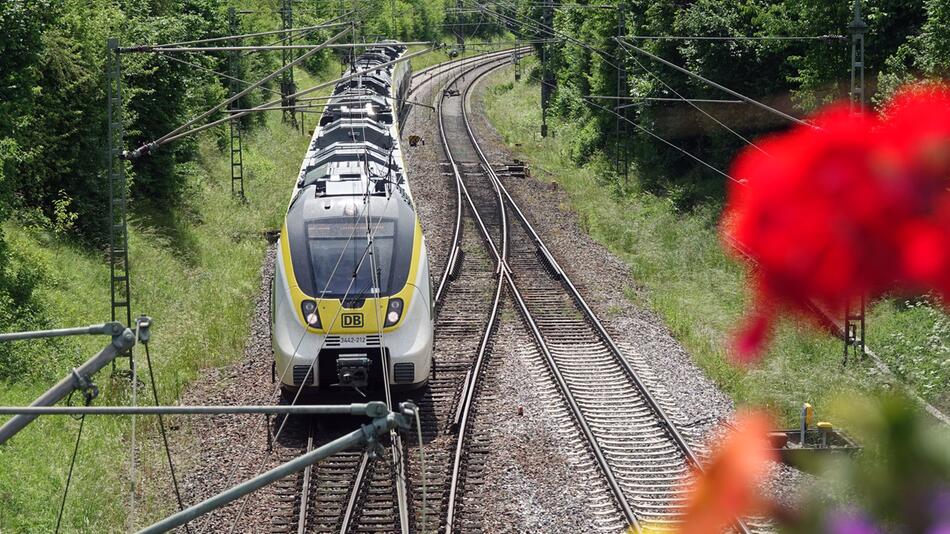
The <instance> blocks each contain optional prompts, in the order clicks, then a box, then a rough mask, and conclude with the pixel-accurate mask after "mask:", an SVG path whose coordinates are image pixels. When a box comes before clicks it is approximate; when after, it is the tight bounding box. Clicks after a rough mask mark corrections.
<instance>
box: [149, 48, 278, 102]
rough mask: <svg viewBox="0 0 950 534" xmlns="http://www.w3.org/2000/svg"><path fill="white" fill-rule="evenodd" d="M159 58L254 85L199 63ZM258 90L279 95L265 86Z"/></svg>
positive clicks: (164, 55)
mask: <svg viewBox="0 0 950 534" xmlns="http://www.w3.org/2000/svg"><path fill="white" fill-rule="evenodd" d="M161 57H163V58H166V59H170V60H172V61H177V62H178V63H181V64H184V65H187V66H189V67H192V68H195V69H200V70H203V71H205V72H207V73H209V74H214V75H216V76H220V77H222V78H225V79H227V80H232V81H235V82H238V83H243V84H244V85H253V84H254V82H249V81H247V80H242V79H240V78H235V77H234V76H229V75H227V74H224V73H223V72H218V71H216V70H214V69H212V68H209V67H205V66H204V65H201V64H199V63H193V62H191V61H186V60H184V59H181V58H178V57H175V56H172V55H170V54H161ZM258 88H259V89H263V90H264V91H267V92H269V93H273V94H275V95H279V94H281V93H280V91H276V90H274V89H271V88H269V87H267V86H265V85H261V86H258ZM274 109H279V108H274Z"/></svg>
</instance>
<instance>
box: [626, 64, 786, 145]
mask: <svg viewBox="0 0 950 534" xmlns="http://www.w3.org/2000/svg"><path fill="white" fill-rule="evenodd" d="M632 59H633V61H634V62H635V63H636V64H637V66H639V67H640V68H641V69H643V71H644V72H646V73H647V74H649V75H650V76H651V77H652V78H653V79H654V80H656V81H658V82H660V83H661V84H663V86H664V87H666V88H667V90H669V91H670V92H672V93H673V94H674V95H676V96H677V97H678V98H679V99H680V100H682V101H683V102H686V103H687V104H689V105H690V106H691V107H692V108H693V109H695V110H697V111H699V112H700V113H702V114H703V115H705V116H706V117H708V118H709V119H710V120H712V121H713V122H715V123H716V124H718V125H719V126H722V127H723V128H725V129H726V131H728V132H729V133H731V134H732V135H734V136H736V137H738V138H739V139H740V140H742V141H743V142H744V143H745V144H747V145H749V146H751V147H753V148H755V149H756V150H758V151H759V152H761V153H763V154H765V155H769V154H768V152H766V151H765V150H763V149H762V147H760V146H759V145H757V144H756V143H754V142H752V141H751V140H750V139H748V138H747V137H745V136H744V135H742V134H740V133H739V132H737V131H735V130H733V129H732V128H730V127H729V125H727V124H726V123H724V122H722V121H721V120H719V119H718V118H716V117H713V116H712V114H711V113H709V112H708V111H706V110H705V109H703V108H701V107H699V106H697V105H696V103H695V102H692V101H690V100H687V99H686V98H685V97H683V95H681V94H680V93H679V91H677V90H676V89H674V88H673V86H671V85H670V84H668V83H666V81H665V80H663V79H662V78H660V77H659V76H657V74H656V73H655V72H653V71H652V70H650V69H648V68H646V66H644V65H643V63H641V62H640V60H639V59H637V58H636V57H633V58H632Z"/></svg>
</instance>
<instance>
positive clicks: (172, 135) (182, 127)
mask: <svg viewBox="0 0 950 534" xmlns="http://www.w3.org/2000/svg"><path fill="white" fill-rule="evenodd" d="M350 31H351V30H350V29H346V30H343V31H341V32H339V33H337V34H336V35H334V36H333V37H330V38H329V39H327V40H326V41H324V42H323V44H322V45H319V46H317V47H315V48H313V49H311V50H310V51H308V52H307V53H306V54H302V55H301V56H300V57H298V58H297V59H295V60H294V61H291V62H290V63H288V64H286V65H284V66H282V67H280V68H278V69H277V70H275V71H274V72H272V73H270V74H268V75H267V76H264V77H263V78H261V79H260V80H258V81H257V82H254V83H253V84H251V85H249V86H248V87H245V88H244V89H243V90H241V91H239V92H237V93H236V94H234V95H233V96H231V97H228V98H226V99H225V100H224V101H223V102H221V103H220V104H217V105H215V106H213V107H211V109H208V110H207V111H205V112H203V113H201V114H199V115H198V116H196V117H194V118H192V119H190V120H188V121H186V122H185V123H184V124H182V125H180V126H178V127H177V128H175V129H174V130H172V131H171V132H168V133H167V134H165V135H163V136H162V137H159V138H158V139H156V140H155V141H153V142H152V143H148V144H147V145H144V146H143V147H140V148H139V149H137V150H136V151H135V152H134V153H133V157H134V155H135V154H136V153H138V152H139V151H144V150H147V149H148V147H150V146H155V147H157V146H160V145H162V144H164V143H166V142H169V141H171V140H173V139H177V138H178V137H180V135H178V134H180V133H181V132H183V131H185V130H186V129H187V128H188V127H189V126H191V125H193V124H195V123H197V122H198V121H200V120H202V119H205V118H206V117H209V116H210V115H211V114H213V113H215V112H217V111H220V110H221V109H223V108H225V107H227V106H228V105H229V104H230V103H232V102H234V101H236V100H238V99H240V98H241V97H243V96H244V95H246V94H248V93H250V92H251V91H253V90H254V89H256V88H257V87H259V86H261V85H264V84H265V83H267V82H269V81H271V80H273V79H274V78H276V77H278V76H280V75H281V74H282V73H283V72H284V71H286V70H287V69H290V68H293V67H295V66H296V65H298V64H300V63H301V62H303V61H305V60H306V59H307V58H309V57H310V56H312V55H314V54H316V53H317V52H319V51H320V50H322V49H323V48H322V46H324V45H328V44H331V43H333V42H334V41H336V40H338V39H340V38H342V37H343V36H344V35H346V34H347V33H349V32H350ZM277 102H280V100H278V101H277ZM236 116H237V115H235V116H232V118H234V117H236Z"/></svg>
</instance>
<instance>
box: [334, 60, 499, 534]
mask: <svg viewBox="0 0 950 534" xmlns="http://www.w3.org/2000/svg"><path fill="white" fill-rule="evenodd" d="M508 53H509V51H507V50H503V51H500V52H491V53H486V54H480V55H477V56H469V57H466V58H459V59H457V60H455V59H453V60H451V61H447V62H443V63H438V64H435V65H432V66H429V67H427V68H425V69H422V70H420V71H419V72H416V73H414V74H413V75H412V79H413V81H415V80H416V79H417V78H419V77H422V76H424V75H427V74H430V73H431V72H433V71H439V70H443V69H445V70H449V71H451V69H453V68H456V67H457V66H458V65H456V63H457V62H465V63H469V62H472V61H478V60H484V59H485V57H489V56H495V55H502V54H508ZM432 79H433V78H432V76H430V77H429V78H428V79H427V80H425V81H424V82H423V83H428V82H430V81H431V80H432ZM417 87H418V86H415V85H414V86H413V87H410V90H409V95H411V94H412V93H413V92H415V90H416V89H417ZM460 224H461V220H459V221H458V222H457V226H456V233H455V240H454V241H453V244H452V249H453V250H455V249H456V243H457V240H458V235H459V231H458V228H459V226H460ZM445 276H447V274H445V275H443V277H445ZM443 281H444V279H443ZM440 287H441V284H440ZM419 446H420V447H421V446H422V444H421V443H420V444H419ZM397 447H398V448H399V449H400V450H402V445H401V440H399V443H394V450H393V452H394V453H395V452H396V450H395V449H396V448H397ZM393 456H394V457H393V461H394V462H395V461H396V455H395V454H394V455H393ZM402 457H403V455H402V454H400V455H399V458H400V459H401V458H402ZM400 461H401V460H400ZM369 462H370V458H369V451H364V452H363V455H362V457H361V458H360V464H359V468H358V470H357V473H356V476H355V478H354V480H353V484H352V489H351V491H350V494H349V498H348V500H347V505H346V508H345V509H344V512H343V518H342V521H341V523H340V529H339V532H340V533H341V534H346V533H347V532H349V531H350V529H351V528H352V525H353V522H354V521H355V518H356V516H357V514H356V507H357V505H358V504H359V496H360V493H361V488H362V487H363V485H364V484H366V483H367V481H366V475H367V474H368V473H369V469H368V466H369ZM402 473H404V471H400V470H396V473H395V476H396V477H397V481H396V483H397V484H405V481H404V480H398V477H400V476H402ZM397 493H398V494H399V495H400V496H404V495H406V491H405V490H404V489H403V490H402V491H399V492H397ZM397 504H398V507H399V516H400V527H401V531H402V532H404V533H406V532H408V531H409V525H408V519H409V510H408V502H404V499H402V498H401V499H400V502H399V503H397Z"/></svg>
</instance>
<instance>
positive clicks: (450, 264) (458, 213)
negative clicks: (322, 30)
mask: <svg viewBox="0 0 950 534" xmlns="http://www.w3.org/2000/svg"><path fill="white" fill-rule="evenodd" d="M528 49H529V48H528V47H523V48H521V49H520V50H528ZM518 50H519V49H517V48H506V49H504V50H499V51H498V52H489V53H485V54H478V55H475V56H468V57H464V58H459V59H457V60H452V61H448V62H445V63H439V64H437V65H433V66H432V67H429V68H426V69H423V70H421V71H419V72H418V73H417V74H415V75H413V78H415V77H416V76H422V75H423V74H430V73H431V71H433V70H442V69H444V70H446V71H449V72H451V70H452V69H454V68H458V67H461V66H462V65H465V64H468V63H472V62H475V61H479V60H483V61H489V60H491V59H494V58H495V56H502V57H508V56H509V55H510V54H511V53H512V52H515V51H518ZM440 74H441V73H440ZM432 78H433V76H431V75H430V77H429V79H428V80H426V82H425V83H428V82H430V81H431V80H432ZM446 85H451V84H446ZM415 90H416V87H413V88H412V89H410V91H409V94H410V95H411V94H412V93H413V91H415ZM441 101H442V100H441V97H440V99H439V102H440V105H441ZM437 113H438V114H439V123H440V133H441V132H442V130H441V123H442V117H441V111H437ZM443 147H445V144H444V136H443ZM446 154H449V151H448V149H447V148H446ZM450 161H454V160H452V159H451V157H450ZM453 168H454V169H455V170H456V171H457V170H458V169H457V166H455V164H454V163H453ZM455 193H456V198H455V202H456V208H455V228H454V230H453V236H452V243H451V245H450V246H449V256H448V258H446V261H445V268H444V269H443V272H442V276H441V277H440V278H439V285H438V287H437V288H436V291H435V305H436V309H438V308H439V306H440V305H441V303H442V300H443V298H444V297H445V291H446V286H447V285H448V281H449V274H450V273H451V272H452V271H453V270H454V268H455V264H456V262H457V261H458V257H459V256H458V253H459V240H460V239H461V232H462V193H461V191H460V190H459V189H458V188H456V190H455Z"/></svg>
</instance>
